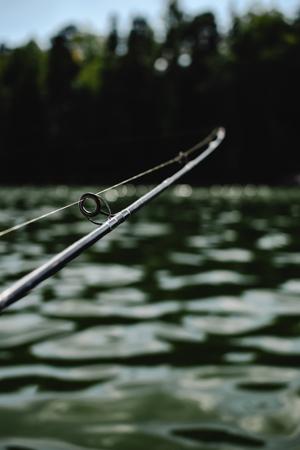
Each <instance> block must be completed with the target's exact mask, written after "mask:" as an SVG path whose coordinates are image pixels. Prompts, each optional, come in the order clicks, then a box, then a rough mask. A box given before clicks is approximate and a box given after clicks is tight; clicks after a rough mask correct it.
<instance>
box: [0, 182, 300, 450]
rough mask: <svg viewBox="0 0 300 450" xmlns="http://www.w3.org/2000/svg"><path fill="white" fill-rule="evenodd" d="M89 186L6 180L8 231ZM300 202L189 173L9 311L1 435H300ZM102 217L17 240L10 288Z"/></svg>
mask: <svg viewBox="0 0 300 450" xmlns="http://www.w3.org/2000/svg"><path fill="white" fill-rule="evenodd" d="M145 189H146V188H144V187H140V188H139V189H138V191H136V190H134V188H131V187H129V188H128V187H126V188H122V189H121V190H120V192H119V193H117V192H115V191H113V192H110V193H108V194H107V195H108V200H109V201H110V202H111V204H112V207H113V208H114V209H115V210H118V209H119V208H121V207H123V206H125V204H126V202H130V201H132V200H133V199H134V198H135V197H136V196H137V195H140V194H141V193H142V192H143V191H144V190H145ZM88 190H91V188H90V189H88ZM83 192H85V189H82V190H80V189H66V188H57V189H50V188H49V189H29V188H27V189H26V190H25V189H17V188H15V189H14V188H5V189H3V188H2V194H1V196H0V205H1V209H0V226H1V229H4V228H6V227H7V226H10V225H12V224H14V222H21V221H23V220H26V219H27V218H30V217H33V216H35V215H39V214H41V213H43V212H46V210H47V209H51V208H55V207H59V206H61V205H63V204H65V203H68V202H69V201H70V200H71V201H72V200H73V199H75V200H76V198H79V197H80V195H81V194H82V193H83ZM299 200H300V190H298V189H288V190H284V189H270V188H267V187H262V188H253V187H246V188H243V189H239V188H218V187H215V188H210V189H193V190H192V189H191V188H190V187H189V186H177V187H175V188H174V189H173V190H172V191H171V192H169V193H167V194H164V195H163V196H162V197H161V198H160V199H157V200H155V202H153V203H152V204H151V205H149V206H148V207H147V208H146V209H145V210H144V211H141V212H140V213H139V214H138V215H136V216H134V217H132V218H131V219H130V221H128V222H127V223H125V224H123V225H122V226H121V227H120V228H119V229H117V230H115V231H114V232H113V233H112V234H110V235H109V236H107V237H106V238H104V239H103V240H102V241H100V242H99V243H98V244H97V245H95V246H94V247H93V248H91V249H90V250H88V251H87V252H86V253H84V254H83V255H82V256H81V257H80V258H78V259H77V260H76V261H73V262H72V263H71V264H70V265H69V266H68V267H66V268H65V269H64V270H63V271H62V272H60V273H59V274H58V275H57V276H55V277H53V278H52V279H50V280H48V281H47V282H45V283H44V284H43V285H41V286H40V287H39V288H37V289H36V290H35V291H33V292H32V293H31V294H30V295H28V296H27V297H26V298H25V299H23V300H22V301H20V302H19V303H18V304H16V305H15V306H13V307H12V308H11V309H10V310H8V311H7V312H5V313H4V314H2V315H1V316H0V380H1V382H0V448H1V449H6V450H48V449H49V450H56V449H59V450H79V449H113V450H119V449H120V450H121V449H122V450H135V449H141V448H144V449H156V450H179V449H180V450H185V449H190V448H194V449H201V450H206V449H213V450H221V449H222V450H225V449H226V450H227V449H238V450H239V449H245V448H249V449H251V448H253V449H256V448H261V449H278V450H281V449H294V450H297V449H299V448H300V430H299V414H300V397H299V392H300V370H299V362H300V271H299V264H300V233H299V221H300V204H299ZM92 229H93V225H91V224H90V223H88V222H86V221H85V220H84V218H83V217H81V216H80V214H79V212H78V211H77V209H76V207H74V208H72V209H70V211H68V212H67V213H64V214H61V215H57V216H53V217H51V218H49V219H47V220H45V221H41V222H40V223H38V224H34V225H32V226H30V227H28V228H27V229H25V230H23V231H20V232H18V233H15V234H11V235H9V236H7V237H5V238H3V239H2V240H1V241H0V254H1V258H0V267H1V271H0V279H1V287H2V288H4V287H7V286H8V285H10V284H11V283H12V282H13V281H14V280H17V279H18V278H20V277H21V276H22V275H24V274H25V273H27V272H28V271H30V270H31V269H33V268H35V267H37V266H38V265H39V264H41V263H42V262H43V261H45V260H47V259H48V258H49V257H50V256H52V255H54V254H55V253H57V252H58V251H60V250H62V249H63V248H65V247H66V246H67V245H68V244H70V243H72V242H73V241H75V240H76V239H78V238H80V237H81V236H82V235H83V234H85V233H87V232H89V231H90V230H92Z"/></svg>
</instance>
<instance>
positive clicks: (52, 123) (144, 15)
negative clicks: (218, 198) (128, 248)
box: [0, 0, 300, 184]
mask: <svg viewBox="0 0 300 450" xmlns="http://www.w3.org/2000/svg"><path fill="white" fill-rule="evenodd" d="M298 7H299V4H298V2H297V1H296V0H285V1H279V0H278V1H267V0H265V1H261V2H256V3H253V2H250V1H246V0H244V1H242V0H239V1H238V0H236V1H229V0H228V1H227V0H222V1H210V2H208V1H195V0H185V1H182V2H180V1H171V0H170V1H169V2H168V1H162V0H161V1H158V0H157V1H146V2H143V4H142V5H141V4H140V2H138V1H137V0H130V1H129V0H128V1H114V2H107V1H101V2H96V1H93V0H90V1H89V2H83V1H80V0H77V1H64V2H58V1H56V0H55V1H51V2H50V1H49V0H48V1H47V0H45V1H44V2H43V3H42V4H41V2H38V1H37V0H30V1H28V2H26V4H25V3H24V4H23V3H20V2H18V1H16V0H12V1H6V0H1V17H0V29H1V31H0V41H1V47H0V127H1V128H0V136H1V161H2V167H5V168H7V170H5V171H2V174H1V182H2V183H31V184H32V183H37V184H41V183H58V182H60V183H86V182H95V183H99V182H105V183H110V182H112V181H113V180H116V179H117V178H122V177H123V176H127V175H129V174H133V173H135V172H136V171H137V170H139V169H141V168H145V167H148V166H149V165H151V164H153V163H156V162H158V160H162V159H165V158H167V157H169V156H172V155H174V154H175V153H176V152H177V151H178V150H183V149H186V148H187V147H189V146H190V145H192V144H194V143H195V142H196V141H197V140H199V139H200V138H201V137H203V136H204V135H205V134H206V133H207V132H208V131H210V130H211V129H212V128H214V127H216V126H218V125H223V126H225V127H226V128H227V131H228V138H227V143H226V146H225V148H224V150H223V151H222V152H221V153H220V155H218V157H217V158H213V159H212V161H211V162H210V163H209V164H207V167H206V169H207V170H205V174H202V175H201V178H200V177H199V176H197V175H196V174H193V175H191V179H190V180H191V181H193V182H194V183H196V184H210V183H226V182H227V183H268V184H282V183H294V182H297V180H298V178H297V176H298V172H300V153H299V151H298V149H299V137H298V121H299V119H298V115H299V114H298V104H299V100H300V99H299V95H300V94H299V92H300V91H299V79H300V60H299V52H300V16H299V9H297V8H298ZM46 160H47V164H45V161H46ZM116 162H118V163H117V164H116ZM151 181H156V179H155V178H152V179H151Z"/></svg>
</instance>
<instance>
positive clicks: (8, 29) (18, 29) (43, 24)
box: [0, 0, 300, 45]
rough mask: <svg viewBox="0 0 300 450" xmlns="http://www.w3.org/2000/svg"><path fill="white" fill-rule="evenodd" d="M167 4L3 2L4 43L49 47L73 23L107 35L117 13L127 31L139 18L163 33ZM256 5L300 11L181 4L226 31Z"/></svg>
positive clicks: (227, 2)
mask: <svg viewBox="0 0 300 450" xmlns="http://www.w3.org/2000/svg"><path fill="white" fill-rule="evenodd" d="M166 3H167V1H166V0H0V43H1V42H5V43H7V44H8V45H18V44H22V43H23V42H24V41H26V40H29V39H31V38H34V39H37V40H38V41H39V42H40V43H41V44H46V43H47V41H48V39H49V37H50V36H53V35H54V33H55V32H56V31H58V30H59V29H61V28H62V27H63V26H65V25H69V24H71V23H72V24H75V25H79V26H84V27H86V28H90V29H92V30H93V31H94V32H97V33H99V34H105V33H106V31H107V29H108V24H109V18H110V17H111V16H112V15H113V14H115V13H116V14H117V15H118V17H119V24H120V27H121V29H123V30H124V29H127V27H128V25H129V24H130V21H131V19H132V17H133V16H134V15H137V14H142V15H143V16H145V17H146V18H147V19H148V20H149V21H150V24H151V25H152V26H153V27H154V28H156V29H159V28H161V26H162V17H163V12H164V10H165V5H166ZM255 4H256V5H261V6H262V7H266V8H270V7H277V8H279V9H281V10H282V11H284V12H285V13H286V14H287V15H288V16H293V14H295V11H297V10H298V9H300V0H259V1H253V0H181V5H182V7H183V9H184V11H185V12H188V13H191V14H194V13H201V12H203V11H208V10H209V11H212V12H214V13H215V14H216V17H217V20H218V23H219V24H220V25H221V26H222V27H223V28H224V27H226V25H228V24H229V23H230V11H231V10H232V9H233V10H235V11H236V12H239V13H242V12H245V11H247V10H249V8H250V7H251V6H253V5H255Z"/></svg>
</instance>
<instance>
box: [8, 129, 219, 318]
mask: <svg viewBox="0 0 300 450" xmlns="http://www.w3.org/2000/svg"><path fill="white" fill-rule="evenodd" d="M224 138H225V129H224V128H219V129H218V130H217V131H216V138H215V139H214V140H213V141H211V142H210V143H209V145H208V147H207V149H206V150H205V151H204V152H203V153H201V154H200V155H199V156H197V157H196V158H194V159H193V160H192V161H190V162H188V163H187V164H186V165H185V166H184V167H182V168H181V169H180V170H178V171H177V172H176V173H174V175H172V176H171V177H169V178H166V179H165V180H164V181H162V182H161V183H160V184H158V185H157V186H156V187H155V188H154V189H152V190H151V191H149V192H147V194H145V195H143V196H142V197H141V198H139V199H138V200H136V201H135V202H134V203H132V204H131V205H129V206H128V207H127V208H125V209H123V210H122V211H120V212H118V213H117V214H115V215H114V216H113V217H111V218H109V219H108V220H107V221H106V222H104V223H103V225H101V226H100V227H99V228H97V229H96V230H94V231H92V232H91V233H89V234H87V235H86V236H84V237H83V238H81V239H80V240H78V241H76V242H74V244H72V245H71V246H69V247H68V248H66V249H65V250H63V251H62V252H61V253H59V254H58V255H56V256H54V257H53V258H51V259H50V260H49V261H48V262H46V263H45V264H43V265H42V266H40V267H38V268H37V269H35V270H34V271H32V272H30V273H29V274H28V275H25V276H24V277H23V278H21V279H20V280H19V281H17V282H16V283H14V284H13V285H12V286H11V287H10V288H8V289H6V290H5V291H4V292H2V294H0V312H1V311H3V310H4V309H5V308H7V307H8V306H9V305H11V304H13V303H15V302H16V301H18V300H20V299H21V298H23V297H24V296H25V295H27V294H28V293H29V292H30V291H31V290H32V289H33V288H34V287H36V286H37V285H38V284H40V283H41V282H42V281H44V280H46V279H47V278H49V277H51V276H52V275H54V274H55V273H57V272H58V271H59V270H61V269H62V268H63V267H64V266H65V265H66V264H68V263H69V262H70V261H72V260H73V259H75V258H76V257H77V256H78V255H80V254H81V253H82V252H83V251H84V250H86V249H87V248H89V247H91V246H92V245H93V244H95V242H97V241H98V240H99V239H101V238H102V237H103V236H105V235H106V234H108V233H110V232H111V231H112V230H113V229H114V228H116V227H117V226H119V225H120V224H121V223H123V222H124V221H125V220H126V219H127V218H128V217H129V216H130V215H131V214H133V213H135V212H136V211H138V210H139V209H140V208H142V207H143V206H145V205H146V204H147V203H149V202H150V201H151V200H152V199H154V198H155V197H157V196H158V195H159V194H160V193H161V192H163V191H164V190H166V189H167V188H168V187H169V186H171V185H172V184H173V183H175V182H176V181H177V180H179V178H181V177H182V176H183V175H185V174H186V173H187V172H189V171H190V170H192V169H193V168H194V167H195V166H197V165H198V164H199V163H201V162H202V161H203V160H204V159H206V158H207V157H208V156H209V155H210V154H211V153H212V152H213V151H214V150H216V148H217V147H219V145H220V144H221V143H222V141H223V140H224Z"/></svg>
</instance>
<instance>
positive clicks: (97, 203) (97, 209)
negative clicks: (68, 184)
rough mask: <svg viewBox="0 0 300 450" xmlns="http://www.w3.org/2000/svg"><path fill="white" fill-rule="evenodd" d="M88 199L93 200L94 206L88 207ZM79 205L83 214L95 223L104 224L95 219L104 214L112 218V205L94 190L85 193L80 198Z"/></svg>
mask: <svg viewBox="0 0 300 450" xmlns="http://www.w3.org/2000/svg"><path fill="white" fill-rule="evenodd" d="M87 201H92V202H93V207H90V208H88V207H87V205H86V203H87ZM78 206H79V209H80V212H81V214H82V215H83V216H84V217H86V218H87V219H88V220H89V221H90V222H92V223H94V224H95V225H102V222H98V221H96V220H94V217H97V216H99V215H103V216H106V217H108V218H110V217H111V216H112V212H111V209H110V206H109V204H108V202H107V201H106V200H105V198H104V197H100V195H97V194H94V193H92V192H87V193H86V194H83V195H82V196H81V197H80V199H79V202H78Z"/></svg>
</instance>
